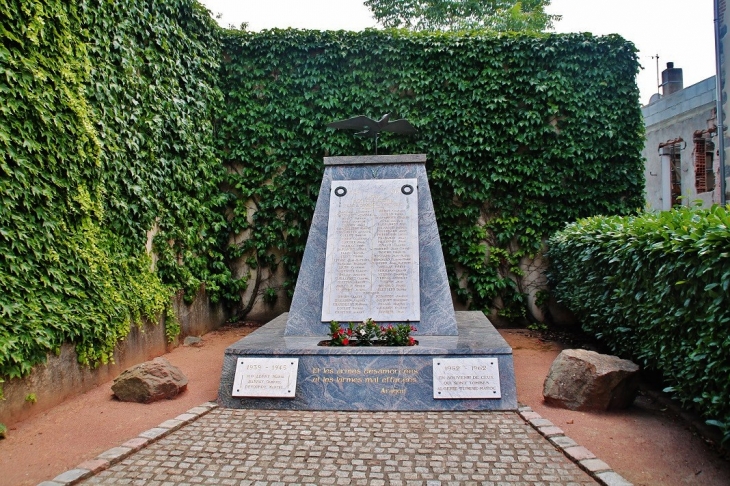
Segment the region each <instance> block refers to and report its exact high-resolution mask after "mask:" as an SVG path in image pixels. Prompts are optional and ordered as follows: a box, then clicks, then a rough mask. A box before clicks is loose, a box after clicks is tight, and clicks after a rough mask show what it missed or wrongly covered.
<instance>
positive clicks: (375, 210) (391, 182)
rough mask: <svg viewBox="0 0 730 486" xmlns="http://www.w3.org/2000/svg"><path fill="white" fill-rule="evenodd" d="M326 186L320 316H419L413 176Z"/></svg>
mask: <svg viewBox="0 0 730 486" xmlns="http://www.w3.org/2000/svg"><path fill="white" fill-rule="evenodd" d="M330 191H331V194H330V212H329V224H328V229H327V253H326V259H325V270H324V293H323V298H322V321H325V322H327V321H331V320H336V321H363V320H365V319H367V318H372V319H373V320H375V321H376V322H377V321H386V322H387V321H419V320H420V317H421V316H420V310H421V305H420V292H419V286H418V285H419V284H418V278H419V274H418V272H419V270H418V185H417V179H370V180H343V181H332V186H331V188H330Z"/></svg>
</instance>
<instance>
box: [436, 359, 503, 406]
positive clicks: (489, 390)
mask: <svg viewBox="0 0 730 486" xmlns="http://www.w3.org/2000/svg"><path fill="white" fill-rule="evenodd" d="M433 397H434V398H457V399H459V398H501V397H502V392H501V390H500V387H499V366H498V364H497V358H446V359H444V358H434V360H433Z"/></svg>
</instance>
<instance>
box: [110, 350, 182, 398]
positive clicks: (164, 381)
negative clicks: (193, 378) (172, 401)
mask: <svg viewBox="0 0 730 486" xmlns="http://www.w3.org/2000/svg"><path fill="white" fill-rule="evenodd" d="M187 387H188V379H187V377H186V376H185V375H184V374H183V372H182V371H180V369H179V368H177V367H175V366H173V365H172V364H170V362H169V361H167V360H166V359H165V358H155V359H153V360H152V361H147V362H144V363H141V364H138V365H135V366H132V367H131V368H129V369H126V370H124V371H123V372H122V374H121V375H119V376H118V377H117V378H115V379H114V384H113V385H112V391H113V392H114V395H116V396H117V398H118V399H119V400H121V401H123V402H138V403H151V402H156V401H157V400H162V399H163V398H175V397H176V396H177V395H178V394H179V393H182V392H183V391H185V389H186V388H187Z"/></svg>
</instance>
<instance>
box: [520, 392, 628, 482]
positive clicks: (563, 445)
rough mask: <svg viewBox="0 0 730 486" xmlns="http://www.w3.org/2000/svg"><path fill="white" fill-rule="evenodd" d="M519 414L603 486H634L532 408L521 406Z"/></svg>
mask: <svg viewBox="0 0 730 486" xmlns="http://www.w3.org/2000/svg"><path fill="white" fill-rule="evenodd" d="M517 413H518V414H519V415H520V417H522V419H523V420H524V421H525V422H527V423H528V424H529V425H530V426H532V428H534V429H535V430H537V431H538V432H539V433H540V435H542V436H543V437H545V438H546V439H547V440H548V441H550V443H551V444H553V445H554V446H555V447H556V448H557V449H558V450H559V451H561V452H562V453H563V454H565V456H566V457H567V458H568V459H570V460H571V461H573V462H574V463H576V464H577V465H578V467H580V468H581V469H583V470H584V471H585V472H586V473H588V475H590V476H591V477H592V478H593V479H595V480H596V481H598V483H599V484H602V485H603V486H633V484H632V483H631V482H629V481H627V480H626V479H624V478H623V477H622V476H621V475H619V474H618V473H617V472H615V471H614V470H613V469H611V466H609V465H608V464H606V463H605V462H603V461H602V460H600V459H598V458H597V457H596V456H595V454H593V453H592V452H591V451H589V450H588V449H586V448H585V447H583V446H580V445H578V443H577V442H575V441H574V440H573V439H571V438H570V437H568V436H567V435H565V432H563V430H562V429H561V428H560V427H557V426H556V425H555V424H553V423H552V422H551V421H549V420H547V419H544V418H542V417H541V416H540V414H539V413H537V412H535V411H533V410H532V409H531V408H530V407H527V406H520V407H519V408H518V409H517Z"/></svg>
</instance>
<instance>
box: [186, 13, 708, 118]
mask: <svg viewBox="0 0 730 486" xmlns="http://www.w3.org/2000/svg"><path fill="white" fill-rule="evenodd" d="M199 1H200V2H201V3H202V4H203V5H205V6H206V7H207V8H208V9H209V10H210V11H211V12H212V13H213V14H214V16H217V15H219V14H220V17H219V18H218V23H219V24H220V25H222V26H224V27H228V26H231V25H234V26H240V24H241V23H242V22H247V23H248V30H253V31H259V30H264V29H272V28H280V29H285V28H288V27H292V28H297V29H317V30H340V29H344V30H356V31H357V30H363V29H365V28H368V27H373V28H379V27H380V26H379V25H378V24H377V23H376V22H375V20H374V19H373V18H372V15H371V13H370V11H369V10H368V9H367V8H366V7H365V6H364V5H363V0H266V1H261V0H199ZM548 11H549V12H550V13H551V14H557V15H562V16H563V18H562V20H560V21H559V22H557V23H556V24H555V30H554V31H555V32H558V33H565V32H591V33H593V34H595V35H607V34H619V35H621V36H622V37H624V38H625V39H628V40H630V41H631V42H633V43H634V45H635V46H636V47H637V49H638V50H639V53H638V55H639V62H640V64H641V65H642V67H643V69H642V70H641V72H640V73H639V75H638V76H637V84H638V86H639V89H640V90H641V95H640V101H641V103H642V104H647V103H648V102H649V98H650V97H651V95H652V94H654V93H656V92H657V84H658V83H657V59H656V56H657V55H658V57H659V59H658V61H659V69H658V70H659V72H660V73H661V71H662V70H664V69H665V68H666V63H667V62H674V67H676V68H682V70H683V75H684V86H685V87H687V86H691V85H692V84H695V83H698V82H700V81H702V80H704V79H706V78H709V77H710V76H713V75H714V74H715V36H714V23H713V20H714V15H713V1H712V0H552V2H551V5H550V7H549V9H548Z"/></svg>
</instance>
